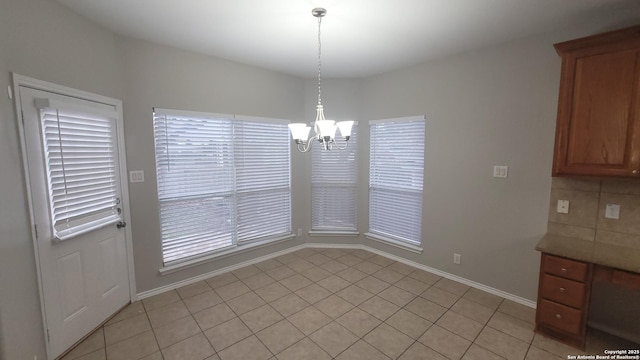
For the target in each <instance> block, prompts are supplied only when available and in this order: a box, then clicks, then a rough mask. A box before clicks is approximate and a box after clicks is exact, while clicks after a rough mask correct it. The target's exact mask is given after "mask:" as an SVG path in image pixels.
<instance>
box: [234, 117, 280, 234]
mask: <svg viewBox="0 0 640 360" xmlns="http://www.w3.org/2000/svg"><path fill="white" fill-rule="evenodd" d="M234 139H235V142H234V147H235V153H234V155H235V162H234V164H235V170H236V195H237V226H238V243H239V244H242V243H246V242H251V241H257V240H260V239H261V238H268V237H270V236H276V235H282V234H287V233H290V232H291V180H290V174H291V168H290V158H291V152H290V148H289V146H290V143H291V141H290V140H289V128H288V127H287V123H286V122H278V123H274V122H268V123H265V122H255V121H252V120H241V121H236V122H235V123H234Z"/></svg>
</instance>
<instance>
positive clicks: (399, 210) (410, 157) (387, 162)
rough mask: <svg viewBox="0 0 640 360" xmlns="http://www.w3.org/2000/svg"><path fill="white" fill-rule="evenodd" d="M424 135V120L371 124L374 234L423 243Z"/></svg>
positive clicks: (372, 229)
mask: <svg viewBox="0 0 640 360" xmlns="http://www.w3.org/2000/svg"><path fill="white" fill-rule="evenodd" d="M424 135H425V122H424V118H423V117H411V118H402V119H389V120H378V121H372V122H371V123H370V136H371V139H370V159H369V161H370V163H369V166H370V169H369V232H370V233H371V234H374V235H375V234H377V235H381V236H383V237H387V238H390V239H392V240H397V241H401V242H407V243H410V244H413V245H419V244H420V242H421V241H420V239H421V227H422V226H421V224H422V184H423V176H424V175H423V174H424Z"/></svg>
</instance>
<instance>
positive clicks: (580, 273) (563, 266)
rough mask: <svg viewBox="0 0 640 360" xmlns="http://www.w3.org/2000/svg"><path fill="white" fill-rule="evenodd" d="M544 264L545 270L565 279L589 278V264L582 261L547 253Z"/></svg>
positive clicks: (580, 279) (579, 279)
mask: <svg viewBox="0 0 640 360" xmlns="http://www.w3.org/2000/svg"><path fill="white" fill-rule="evenodd" d="M542 266H543V268H542V270H543V271H544V272H546V273H549V274H553V275H556V276H560V277H563V278H565V279H571V280H576V281H584V280H585V279H586V278H587V264H585V263H583V262H580V261H575V260H569V259H564V258H560V257H556V256H551V255H545V256H544V262H543V264H542Z"/></svg>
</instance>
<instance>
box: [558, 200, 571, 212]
mask: <svg viewBox="0 0 640 360" xmlns="http://www.w3.org/2000/svg"><path fill="white" fill-rule="evenodd" d="M556 211H557V212H558V213H559V214H568V213H569V200H558V206H557V208H556Z"/></svg>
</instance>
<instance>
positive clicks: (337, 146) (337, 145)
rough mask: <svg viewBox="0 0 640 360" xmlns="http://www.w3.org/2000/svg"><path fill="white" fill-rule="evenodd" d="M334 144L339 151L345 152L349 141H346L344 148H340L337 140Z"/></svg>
mask: <svg viewBox="0 0 640 360" xmlns="http://www.w3.org/2000/svg"><path fill="white" fill-rule="evenodd" d="M333 143H334V144H336V149H338V150H344V149H346V148H347V147H348V146H349V140H345V141H344V147H340V145H339V144H338V141H337V140H333Z"/></svg>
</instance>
